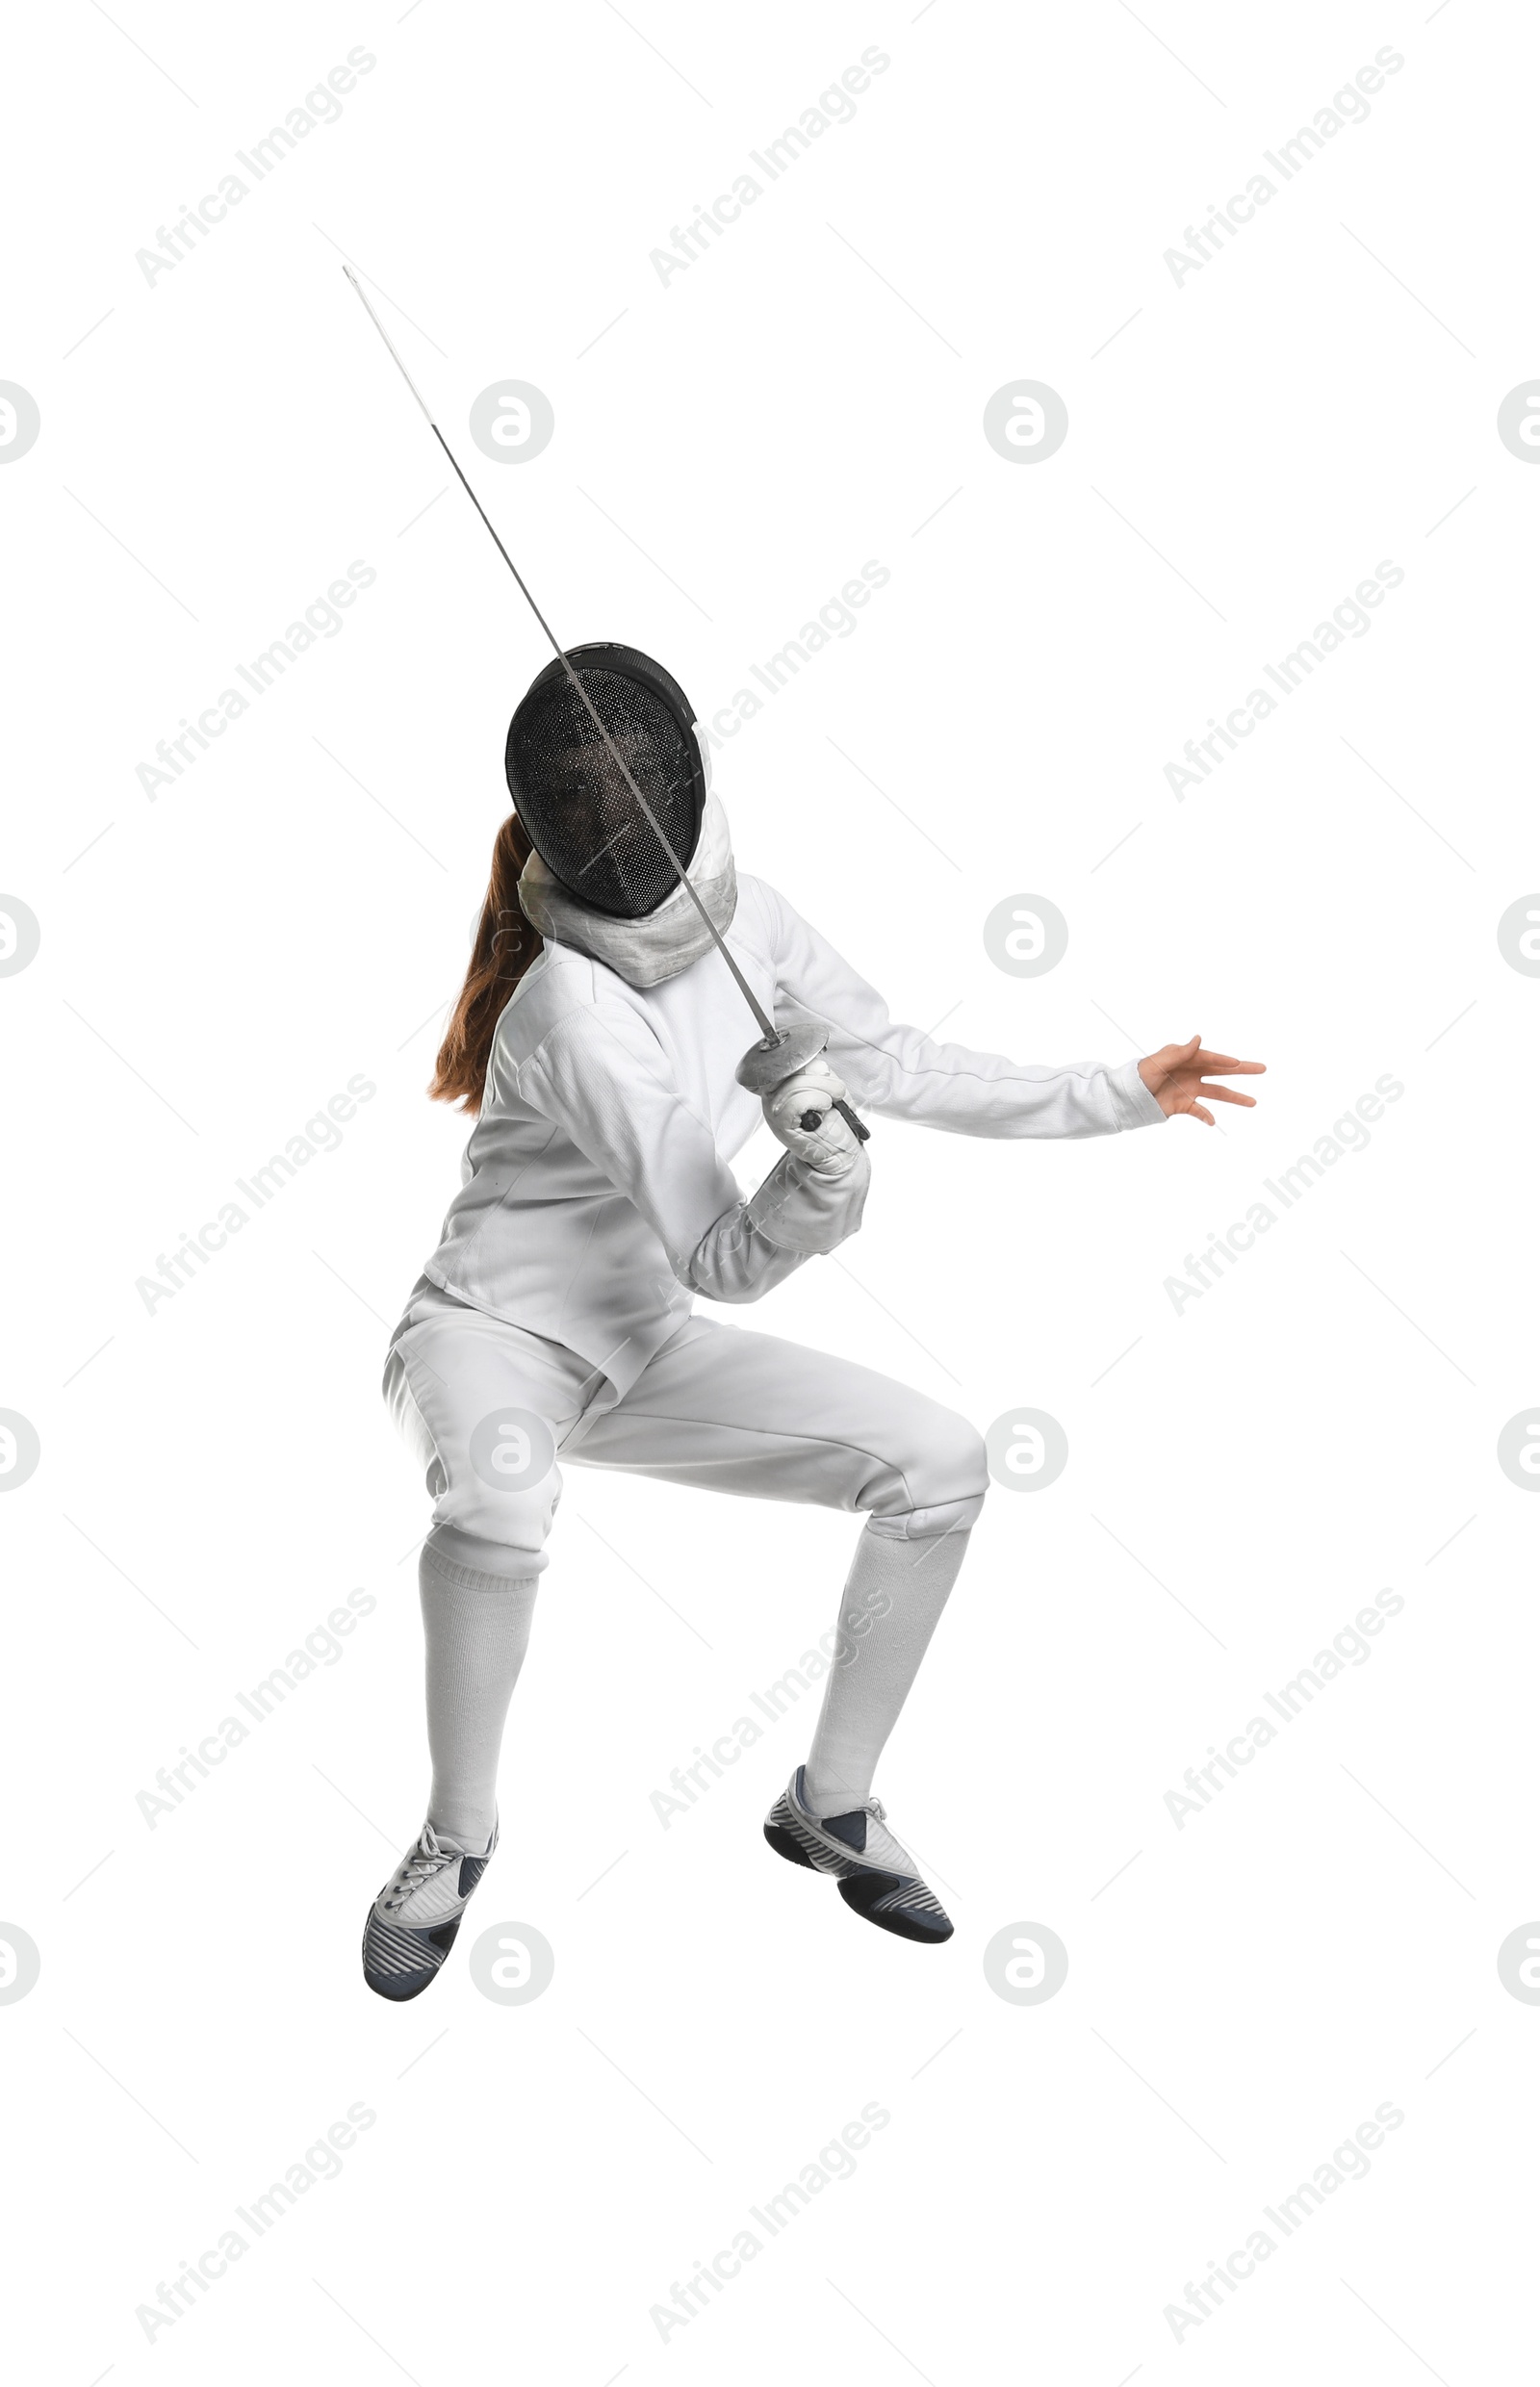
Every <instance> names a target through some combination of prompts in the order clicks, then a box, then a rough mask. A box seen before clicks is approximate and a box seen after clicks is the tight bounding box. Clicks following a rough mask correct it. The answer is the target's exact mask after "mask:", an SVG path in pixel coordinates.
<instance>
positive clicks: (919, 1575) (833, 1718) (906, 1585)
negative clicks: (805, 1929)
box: [806, 1526, 968, 1816]
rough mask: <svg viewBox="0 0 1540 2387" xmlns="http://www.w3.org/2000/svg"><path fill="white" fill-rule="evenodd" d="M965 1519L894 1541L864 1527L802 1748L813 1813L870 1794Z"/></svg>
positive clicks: (964, 1540)
mask: <svg viewBox="0 0 1540 2387" xmlns="http://www.w3.org/2000/svg"><path fill="white" fill-rule="evenodd" d="M967 1546H968V1535H967V1528H966V1527H954V1529H953V1530H952V1531H951V1532H950V1533H941V1534H936V1535H934V1536H932V1537H931V1538H930V1539H929V1540H927V1541H913V1542H899V1541H893V1540H890V1539H889V1538H888V1537H887V1536H886V1535H885V1534H879V1533H874V1532H873V1531H872V1529H871V1527H870V1526H868V1527H867V1528H866V1530H865V1532H864V1533H863V1534H862V1535H861V1537H860V1541H859V1542H858V1543H857V1545H856V1559H855V1563H854V1565H853V1566H852V1568H851V1570H850V1576H849V1579H848V1580H847V1582H846V1584H845V1594H844V1598H843V1599H842V1600H841V1602H840V1605H839V1626H840V1632H839V1642H838V1645H837V1648H836V1651H835V1656H834V1664H833V1665H832V1666H831V1667H830V1670H829V1680H828V1681H827V1683H826V1684H825V1685H824V1704H823V1707H822V1709H821V1711H820V1713H819V1717H818V1729H817V1731H816V1732H814V1734H813V1740H812V1748H811V1749H810V1751H809V1756H808V1768H807V1782H806V1795H807V1801H808V1808H809V1812H810V1813H811V1814H814V1815H818V1816H827V1815H844V1814H848V1813H849V1812H850V1810H851V1809H852V1808H856V1807H860V1805H861V1803H862V1801H863V1800H865V1799H867V1798H869V1797H870V1796H871V1787H872V1776H873V1775H874V1774H875V1772H876V1771H877V1760H878V1758H880V1757H881V1756H882V1753H883V1746H884V1743H885V1742H886V1739H887V1735H888V1733H889V1732H891V1731H892V1729H893V1727H894V1725H895V1724H896V1723H897V1722H898V1717H899V1710H900V1709H901V1708H902V1707H903V1705H904V1702H905V1700H906V1699H907V1698H908V1697H909V1693H910V1686H911V1683H912V1682H913V1680H914V1677H915V1675H916V1674H917V1673H918V1672H919V1665H920V1660H921V1658H922V1657H923V1656H924V1655H925V1653H926V1650H927V1649H928V1648H929V1646H930V1639H931V1635H932V1633H933V1632H934V1631H935V1630H936V1626H937V1619H938V1617H939V1616H940V1613H941V1610H942V1609H943V1608H944V1607H945V1605H946V1602H947V1595H948V1593H949V1592H950V1591H951V1588H952V1585H953V1584H954V1583H955V1582H956V1580H957V1575H958V1569H959V1567H961V1565H962V1564H963V1553H964V1552H965V1551H966V1549H967Z"/></svg>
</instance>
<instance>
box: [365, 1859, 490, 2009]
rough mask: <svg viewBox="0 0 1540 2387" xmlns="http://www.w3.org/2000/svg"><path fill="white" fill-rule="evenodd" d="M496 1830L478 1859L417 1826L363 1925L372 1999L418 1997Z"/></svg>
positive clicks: (442, 1954)
mask: <svg viewBox="0 0 1540 2387" xmlns="http://www.w3.org/2000/svg"><path fill="white" fill-rule="evenodd" d="M497 1844H498V1827H497V1825H496V1824H494V1825H493V1827H492V1837H491V1839H490V1840H488V1842H487V1844H486V1846H485V1848H484V1849H483V1850H482V1851H481V1854H480V1856H479V1857H473V1856H468V1855H467V1854H466V1852H465V1851H464V1850H463V1849H460V1848H456V1847H455V1845H454V1843H453V1841H452V1840H441V1839H440V1838H439V1837H438V1835H437V1834H436V1833H435V1832H434V1830H433V1827H432V1825H431V1824H430V1823H425V1824H424V1826H423V1830H422V1835H421V1836H420V1837H419V1839H418V1841H417V1843H416V1845H415V1846H414V1847H412V1848H409V1849H408V1850H407V1852H406V1854H405V1856H404V1857H403V1858H402V1859H401V1861H400V1863H399V1864H398V1866H397V1868H396V1870H395V1872H394V1873H393V1874H392V1875H391V1878H390V1880H389V1881H388V1882H387V1883H386V1885H385V1886H384V1888H383V1889H382V1890H381V1891H380V1893H379V1896H378V1897H377V1898H376V1899H375V1901H374V1903H373V1905H372V1907H371V1908H370V1910H369V1919H368V1921H367V1922H366V1923H365V1925H364V1979H365V1980H366V1981H367V1982H368V1983H369V1986H370V1988H371V1989H372V1990H373V1992H374V1994H375V1996H376V1997H389V1998H394V1999H397V2000H400V1999H404V1998H408V1997H421V1996H422V1994H423V1991H424V1989H426V1988H427V1985H428V1983H429V1982H430V1981H432V1980H434V1979H435V1978H436V1977H437V1974H438V1972H439V1969H440V1967H441V1966H442V1964H443V1963H444V1959H445V1958H446V1957H447V1956H448V1954H449V1950H450V1948H452V1947H453V1945H454V1935H455V1933H456V1932H457V1931H458V1930H459V1928H460V1917H461V1916H462V1915H463V1914H464V1912H465V1909H466V1902H467V1900H468V1899H469V1897H470V1895H471V1892H472V1891H473V1890H474V1889H475V1886H476V1884H477V1882H479V1880H480V1879H481V1876H482V1874H483V1873H484V1872H485V1871H486V1869H487V1863H488V1860H489V1859H490V1858H491V1855H492V1852H493V1850H494V1849H495V1848H496V1847H497Z"/></svg>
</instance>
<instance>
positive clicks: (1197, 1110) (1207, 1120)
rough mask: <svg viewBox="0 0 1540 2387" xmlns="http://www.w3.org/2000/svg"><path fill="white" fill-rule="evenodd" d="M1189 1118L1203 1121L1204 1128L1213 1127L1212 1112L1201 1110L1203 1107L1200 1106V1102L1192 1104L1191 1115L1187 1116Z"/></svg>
mask: <svg viewBox="0 0 1540 2387" xmlns="http://www.w3.org/2000/svg"><path fill="white" fill-rule="evenodd" d="M1189 1116H1190V1117H1193V1118H1200V1119H1201V1120H1202V1121H1203V1124H1204V1126H1205V1127H1212V1126H1213V1124H1214V1114H1213V1112H1212V1111H1205V1110H1204V1108H1203V1105H1202V1104H1201V1103H1200V1102H1194V1103H1193V1108H1192V1111H1191V1113H1190V1115H1189Z"/></svg>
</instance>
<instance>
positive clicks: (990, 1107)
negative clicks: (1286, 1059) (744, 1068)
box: [760, 886, 1166, 1137]
mask: <svg viewBox="0 0 1540 2387" xmlns="http://www.w3.org/2000/svg"><path fill="white" fill-rule="evenodd" d="M760 891H761V892H762V893H763V895H764V897H765V899H766V901H767V902H768V904H769V906H770V908H771V915H772V917H771V926H772V933H773V937H774V949H775V963H776V987H777V992H776V1009H777V1019H778V1022H780V1021H782V1020H783V1019H784V1020H787V1021H789V1020H790V1019H791V1018H793V1017H795V1016H796V1015H797V1014H811V1015H812V1017H813V1018H815V1019H817V1020H819V1021H820V1022H821V1023H822V1024H823V1025H824V1026H825V1027H827V1028H828V1030H829V1060H830V1063H831V1065H832V1066H833V1067H834V1068H835V1069H837V1070H838V1072H839V1075H840V1076H841V1077H842V1078H843V1079H844V1080H845V1083H846V1085H847V1086H849V1087H850V1089H851V1091H852V1092H853V1094H854V1095H855V1098H856V1100H857V1102H858V1103H859V1104H860V1105H861V1106H862V1107H863V1108H864V1109H867V1110H871V1111H877V1112H879V1113H882V1114H884V1115H885V1116H886V1117H890V1118H906V1119H914V1120H916V1121H917V1122H918V1123H919V1124H920V1125H921V1126H923V1127H938V1128H941V1129H943V1130H945V1131H946V1132H947V1133H948V1134H951V1135H956V1136H998V1137H1006V1136H1110V1135H1114V1134H1116V1133H1117V1131H1118V1130H1119V1129H1121V1128H1125V1127H1146V1126H1154V1125H1156V1124H1157V1123H1158V1122H1160V1121H1163V1120H1164V1118H1165V1116H1166V1114H1165V1113H1164V1112H1163V1111H1162V1109H1161V1106H1160V1104H1159V1103H1158V1102H1157V1101H1156V1099H1155V1097H1154V1095H1153V1094H1152V1093H1151V1092H1150V1091H1149V1089H1148V1088H1147V1086H1146V1085H1145V1084H1144V1081H1143V1079H1142V1077H1141V1076H1140V1074H1139V1063H1138V1061H1137V1060H1135V1061H1125V1062H1122V1063H1120V1064H1119V1065H1117V1067H1116V1068H1110V1067H1109V1066H1108V1065H1106V1064H1105V1063H1104V1062H1099V1061H1082V1062H1073V1063H1071V1064H1069V1065H1067V1066H1066V1067H1064V1068H1059V1069H1051V1068H1042V1067H1039V1066H1035V1065H1031V1064H1029V1063H1026V1062H1020V1061H1009V1060H1007V1059H1006V1057H1005V1056H1004V1054H1002V1053H976V1052H971V1051H970V1050H969V1049H968V1047H967V1046H966V1045H965V1044H936V1043H933V1042H932V1041H931V1040H930V1038H929V1037H927V1036H925V1035H924V1034H923V1033H922V1032H921V1031H920V1030H919V1029H918V1028H908V1027H905V1026H903V1025H902V1024H901V1023H900V1022H898V1021H896V1020H893V1019H890V1018H889V1017H888V1015H887V1006H886V1003H885V1002H884V1001H883V998H882V996H881V995H880V994H879V993H878V992H877V990H876V988H874V987H869V986H868V985H867V984H866V981H865V980H864V979H863V978H861V977H860V976H859V975H858V974H857V972H856V971H855V970H853V969H852V968H851V966H850V963H848V962H847V961H845V959H844V958H843V956H842V955H841V954H838V953H836V952H835V950H834V946H833V945H832V944H830V943H829V941H828V939H827V938H826V937H821V936H820V935H819V934H818V931H817V930H816V929H815V928H812V927H810V926H809V923H808V922H807V921H806V920H804V919H803V918H802V917H801V915H800V914H799V913H797V912H796V911H793V910H792V908H791V906H790V905H789V904H788V903H787V902H786V901H785V899H784V897H783V896H780V895H778V894H777V893H776V892H775V890H774V888H772V887H765V886H761V889H760Z"/></svg>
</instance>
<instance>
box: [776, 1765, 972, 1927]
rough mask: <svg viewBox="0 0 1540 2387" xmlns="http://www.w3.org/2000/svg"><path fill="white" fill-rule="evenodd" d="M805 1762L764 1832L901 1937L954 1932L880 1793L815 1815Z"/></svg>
mask: <svg viewBox="0 0 1540 2387" xmlns="http://www.w3.org/2000/svg"><path fill="white" fill-rule="evenodd" d="M807 1770H808V1769H807V1767H806V1766H803V1765H799V1766H798V1768H797V1770H796V1772H795V1773H794V1774H793V1775H792V1777H791V1780H790V1782H789V1783H788V1784H786V1787H785V1789H784V1790H783V1792H782V1794H781V1796H780V1798H778V1799H777V1801H776V1803H775V1805H774V1807H772V1809H770V1812H769V1814H768V1815H767V1816H766V1817H765V1819H764V1836H765V1838H766V1839H767V1840H768V1841H769V1843H770V1845H771V1847H772V1848H773V1849H774V1850H775V1852H776V1855H777V1856H778V1857H784V1858H785V1860H786V1861H787V1862H788V1863H789V1864H800V1865H810V1866H811V1867H812V1869H813V1871H814V1872H816V1873H829V1874H832V1875H833V1876H834V1880H835V1881H836V1882H837V1883H838V1885H839V1894H840V1896H841V1898H843V1900H844V1901H845V1904H846V1906H847V1907H852V1908H854V1910H855V1912H857V1913H858V1914H861V1915H864V1916H865V1918H866V1920H867V1922H868V1923H875V1924H876V1925H877V1928H878V1930H879V1931H891V1932H896V1933H897V1935H898V1937H899V1938H900V1939H919V1940H926V1941H930V1942H933V1943H936V1942H939V1941H940V1940H942V1939H950V1938H951V1937H952V1924H951V1919H950V1917H949V1916H948V1915H947V1913H946V1912H945V1911H944V1909H943V1908H942V1905H941V1902H940V1900H939V1899H938V1898H937V1895H936V1892H935V1891H934V1890H933V1889H928V1888H927V1887H926V1886H925V1883H924V1882H923V1881H922V1880H921V1878H920V1869H919V1867H918V1865H917V1864H916V1863H915V1862H914V1860H913V1858H912V1857H911V1855H910V1853H909V1850H908V1849H907V1848H906V1847H905V1846H904V1845H903V1843H902V1841H900V1840H896V1839H895V1838H894V1837H893V1835H892V1834H891V1832H889V1831H888V1829H887V1816H886V1809H885V1808H884V1806H883V1803H882V1801H881V1799H866V1800H864V1801H863V1802H862V1804H861V1805H860V1807H854V1808H852V1809H851V1810H850V1812H849V1814H848V1815H825V1816H823V1817H822V1818H820V1817H818V1816H816V1815H814V1814H812V1813H811V1812H810V1811H809V1808H808V1805H807V1790H806V1781H807Z"/></svg>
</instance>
